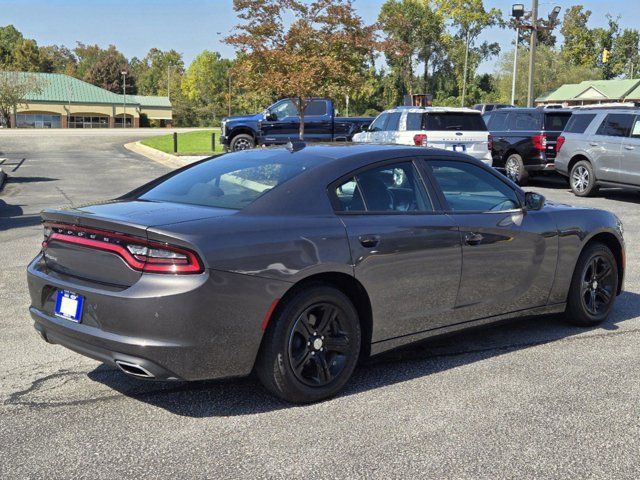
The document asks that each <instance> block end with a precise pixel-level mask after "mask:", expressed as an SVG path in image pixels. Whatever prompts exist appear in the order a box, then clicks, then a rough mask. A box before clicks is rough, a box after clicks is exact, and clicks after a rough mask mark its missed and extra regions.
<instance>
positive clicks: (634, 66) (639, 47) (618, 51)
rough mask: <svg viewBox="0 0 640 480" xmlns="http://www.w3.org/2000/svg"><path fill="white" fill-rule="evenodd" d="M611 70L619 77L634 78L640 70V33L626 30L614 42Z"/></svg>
mask: <svg viewBox="0 0 640 480" xmlns="http://www.w3.org/2000/svg"><path fill="white" fill-rule="evenodd" d="M609 63H610V64H611V70H612V71H613V72H614V73H615V74H617V75H623V76H625V77H626V78H634V75H636V74H637V73H638V70H639V69H640V32H638V30H635V29H626V28H625V29H624V30H623V31H622V32H621V33H620V35H618V37H617V38H616V39H615V40H614V42H613V48H612V50H611V60H610V61H609Z"/></svg>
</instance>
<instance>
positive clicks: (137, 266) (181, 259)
mask: <svg viewBox="0 0 640 480" xmlns="http://www.w3.org/2000/svg"><path fill="white" fill-rule="evenodd" d="M44 228H45V240H44V242H42V247H43V248H46V247H47V246H48V245H49V244H50V243H51V242H54V241H57V242H64V243H72V244H75V245H80V246H82V247H87V248H95V249H96V250H104V251H107V252H112V253H115V254H117V255H119V256H120V257H121V258H122V259H123V260H124V261H125V262H126V263H127V265H129V266H130V267H131V268H133V269H134V270H138V271H140V272H152V273H176V274H185V273H201V272H202V271H203V267H202V263H201V262H200V260H199V259H198V256H197V255H196V254H195V253H193V252H192V251H190V250H187V249H186V248H182V247H176V246H175V245H168V244H164V243H158V242H150V241H148V240H146V239H143V238H139V237H134V236H130V235H125V234H122V233H115V232H108V231H106V230H96V229H92V228H84V227H79V226H77V225H65V224H54V223H45V224H44Z"/></svg>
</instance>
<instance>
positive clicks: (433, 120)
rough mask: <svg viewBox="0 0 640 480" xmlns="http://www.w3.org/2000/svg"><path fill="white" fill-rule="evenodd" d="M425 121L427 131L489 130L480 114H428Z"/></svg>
mask: <svg viewBox="0 0 640 480" xmlns="http://www.w3.org/2000/svg"><path fill="white" fill-rule="evenodd" d="M424 121H425V130H467V131H486V130H487V126H486V125H485V124H484V120H482V116H481V115H480V114H479V113H457V112H451V113H427V114H426V115H425V120H424Z"/></svg>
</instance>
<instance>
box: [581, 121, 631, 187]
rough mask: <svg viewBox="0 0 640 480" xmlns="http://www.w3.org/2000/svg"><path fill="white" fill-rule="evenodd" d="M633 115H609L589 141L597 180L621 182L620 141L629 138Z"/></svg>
mask: <svg viewBox="0 0 640 480" xmlns="http://www.w3.org/2000/svg"><path fill="white" fill-rule="evenodd" d="M633 120H634V115H633V114H631V113H609V114H607V115H606V116H605V117H604V119H603V120H602V123H601V124H600V126H599V127H598V129H597V130H596V132H595V134H594V135H592V136H591V138H590V139H589V146H588V148H589V150H588V152H589V155H590V157H591V160H592V161H593V167H594V169H595V175H596V178H597V179H598V180H605V181H609V182H621V181H623V180H621V174H620V169H621V167H622V140H623V138H627V137H629V133H630V132H631V125H632V123H633Z"/></svg>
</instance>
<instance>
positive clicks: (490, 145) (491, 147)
mask: <svg viewBox="0 0 640 480" xmlns="http://www.w3.org/2000/svg"><path fill="white" fill-rule="evenodd" d="M487 148H488V149H489V151H492V150H493V135H489V137H488V138H487Z"/></svg>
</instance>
